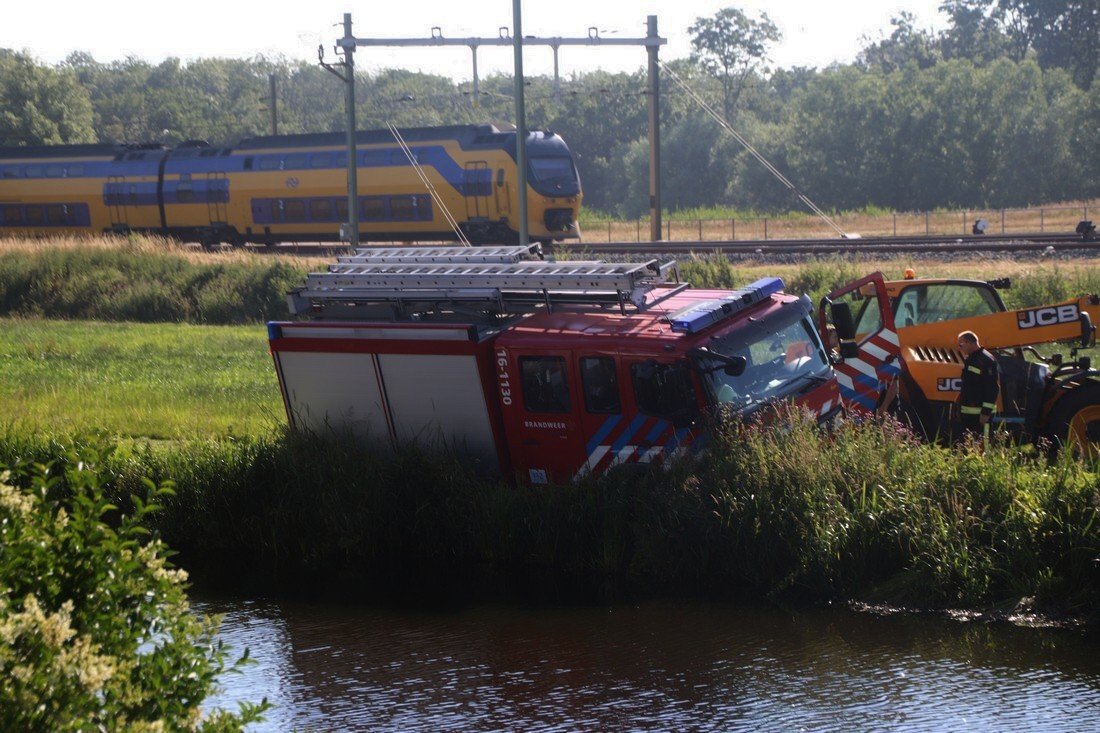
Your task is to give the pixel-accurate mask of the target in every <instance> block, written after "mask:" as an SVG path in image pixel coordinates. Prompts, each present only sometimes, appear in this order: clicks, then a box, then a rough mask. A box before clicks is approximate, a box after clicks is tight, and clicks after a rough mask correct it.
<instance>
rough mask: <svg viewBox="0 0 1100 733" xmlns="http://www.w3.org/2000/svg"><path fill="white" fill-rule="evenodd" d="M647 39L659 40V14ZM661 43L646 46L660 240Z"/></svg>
mask: <svg viewBox="0 0 1100 733" xmlns="http://www.w3.org/2000/svg"><path fill="white" fill-rule="evenodd" d="M646 28H647V33H646V38H647V39H657V38H659V36H658V35H657V16H656V15H650V16H649V17H648V18H646ZM660 48H661V47H660V46H658V45H656V44H653V45H649V46H647V47H646V50H647V51H648V52H649V239H650V241H653V242H657V241H660V239H661V77H660V68H661V67H660V61H658V59H657V52H658V51H659V50H660Z"/></svg>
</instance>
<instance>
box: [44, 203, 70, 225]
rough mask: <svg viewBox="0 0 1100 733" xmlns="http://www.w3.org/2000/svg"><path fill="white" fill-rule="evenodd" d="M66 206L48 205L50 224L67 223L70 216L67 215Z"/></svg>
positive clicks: (47, 219) (47, 216) (47, 211)
mask: <svg viewBox="0 0 1100 733" xmlns="http://www.w3.org/2000/svg"><path fill="white" fill-rule="evenodd" d="M66 208H67V207H65V206H62V205H61V204H49V205H48V206H46V221H47V222H48V223H50V224H67V223H68V218H69V217H67V216H66V215H65V214H66V212H65V209H66Z"/></svg>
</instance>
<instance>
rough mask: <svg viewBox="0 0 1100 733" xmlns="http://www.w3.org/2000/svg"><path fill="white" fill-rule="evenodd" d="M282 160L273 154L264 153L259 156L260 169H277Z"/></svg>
mask: <svg viewBox="0 0 1100 733" xmlns="http://www.w3.org/2000/svg"><path fill="white" fill-rule="evenodd" d="M281 164H282V161H281V160H280V159H279V158H276V157H275V156H273V155H265V156H264V157H262V158H260V170H262V171H277V170H279V166H280V165H281Z"/></svg>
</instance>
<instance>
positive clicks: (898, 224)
mask: <svg viewBox="0 0 1100 733" xmlns="http://www.w3.org/2000/svg"><path fill="white" fill-rule="evenodd" d="M1097 212H1100V200H1097V199H1094V200H1091V201H1064V202H1061V203H1052V204H1048V205H1044V206H1032V207H1029V208H1019V209H1006V210H1005V212H1004V218H1003V222H1002V217H1001V210H1000V209H985V210H982V209H968V210H965V211H964V210H962V209H936V210H935V211H929V212H915V211H914V212H893V211H888V210H886V209H882V208H879V207H874V206H870V207H866V208H863V209H858V210H855V211H837V212H828V213H829V216H830V217H831V218H832V219H833V221H834V222H835V223H836V224H837V226H839V227H840V229H841V230H842V231H844V232H850V233H858V234H861V235H862V236H864V237H884V236H892V235H895V234H896V235H898V236H907V235H909V236H920V235H923V234H969V233H970V227H971V226H972V225H973V224H974V222H975V221H976V220H977V219H985V220H986V221H987V222H988V224H989V228H988V230H987V232H988V234H989V235H990V236H993V235H998V234H1000V232H1001V228H1002V223H1003V227H1004V231H1005V232H1007V233H1008V234H1012V233H1013V232H1015V233H1025V232H1026V233H1033V232H1040V231H1045V232H1065V233H1073V231H1074V228H1075V227H1076V226H1077V222H1079V221H1080V220H1081V219H1082V218H1083V217H1085V214H1086V213H1087V214H1088V218H1090V219H1093V220H1095V219H1096V218H1097ZM663 218H664V223H665V233H666V236H667V238H668V239H671V240H687V241H690V240H694V239H702V240H706V241H718V240H729V239H734V240H750V239H764V238H765V227H766V229H767V237H766V238H767V239H802V238H811V237H835V236H836V232H835V231H834V230H833V229H832V228H831V227H830V226H829V225H828V224H826V223H825V222H824V221H823V220H821V219H820V218H818V217H817V216H815V215H814V214H811V213H809V212H806V211H789V212H784V213H768V212H759V211H751V210H749V211H746V210H741V209H733V208H730V207H725V206H708V207H698V208H693V209H681V210H679V211H674V212H668V211H666V212H665V213H664V216H663ZM765 219H766V220H767V224H766V225H765ZM580 224H581V232H582V233H583V234H584V236H585V239H587V240H588V241H592V242H596V241H598V242H603V241H613V242H632V241H635V240H639V239H640V240H642V241H645V240H647V239H648V238H649V220H648V218H647V219H643V220H635V219H629V220H628V219H622V218H620V217H615V216H611V215H609V214H607V213H606V212H602V211H598V210H595V209H590V208H587V207H585V208H582V209H581V215H580ZM700 225H701V228H700Z"/></svg>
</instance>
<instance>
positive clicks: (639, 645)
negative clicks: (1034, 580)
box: [201, 601, 1100, 731]
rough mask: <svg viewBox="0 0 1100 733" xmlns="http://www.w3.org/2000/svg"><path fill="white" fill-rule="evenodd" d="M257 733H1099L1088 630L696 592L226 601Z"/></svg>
mask: <svg viewBox="0 0 1100 733" xmlns="http://www.w3.org/2000/svg"><path fill="white" fill-rule="evenodd" d="M201 607H202V608H203V610H207V611H210V612H221V613H225V614H226V617H225V622H224V625H223V636H224V638H225V639H226V641H227V642H228V643H230V644H232V645H233V646H234V647H235V648H237V649H240V648H242V647H244V646H249V647H250V648H251V650H252V655H253V656H254V657H255V658H256V660H257V661H258V664H257V665H254V666H252V667H249V668H248V669H247V670H246V671H245V672H244V673H243V674H242V675H239V676H230V677H228V678H227V679H225V680H224V685H225V687H226V692H225V693H224V694H223V695H221V696H220V697H219V698H218V699H217V700H216V701H215V702H216V703H217V704H220V705H223V706H232V705H233V702H234V701H235V700H240V699H248V700H259V699H260V698H261V697H263V696H264V695H266V696H267V697H268V698H269V699H270V700H271V701H272V702H273V703H274V704H275V705H276V706H277V707H276V709H275V710H273V711H272V712H271V713H270V714H269V716H268V722H267V723H266V724H265V725H264V726H261V727H260V728H259V729H260V730H273V731H275V730H278V731H285V730H290V729H294V728H298V729H310V730H368V729H369V730H402V731H404V730H414V729H431V730H500V729H509V730H515V729H521V730H545V731H555V730H563V731H564V730H578V729H587V730H606V729H617V730H622V729H638V728H642V729H673V728H679V729H690V730H723V731H728V730H759V729H769V730H845V731H847V730H889V729H898V728H904V729H907V730H913V729H920V730H945V731H947V730H951V731H955V730H996V731H1002V730H1008V729H1011V728H1027V729H1029V730H1035V729H1040V730H1067V731H1068V730H1073V731H1080V730H1100V654H1098V653H1097V652H1098V651H1100V646H1098V644H1097V642H1096V639H1095V638H1094V635H1092V634H1087V633H1083V632H1070V631H1055V630H1036V629H1020V628H1012V627H1006V626H999V625H998V626H988V625H982V624H959V623H955V622H950V621H945V620H940V619H930V618H924V617H916V618H914V617H909V618H900V617H893V618H875V617H870V616H865V615H857V614H853V613H850V612H847V611H833V610H810V611H800V612H797V613H794V612H784V611H779V610H775V609H766V610H761V609H745V608H731V607H727V606H711V605H705V604H647V605H643V606H637V607H616V608H610V609H593V608H583V609H550V610H546V609H538V610H528V609H519V608H479V609H471V610H466V611H461V612H446V613H444V612H439V613H433V612H426V611H413V612H409V611H401V612H397V611H380V610H373V609H363V608H341V607H337V606H323V605H316V606H315V605H303V604H293V603H278V604H275V603H258V602H220V601H208V602H206V603H204V604H201Z"/></svg>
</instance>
